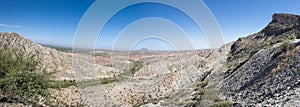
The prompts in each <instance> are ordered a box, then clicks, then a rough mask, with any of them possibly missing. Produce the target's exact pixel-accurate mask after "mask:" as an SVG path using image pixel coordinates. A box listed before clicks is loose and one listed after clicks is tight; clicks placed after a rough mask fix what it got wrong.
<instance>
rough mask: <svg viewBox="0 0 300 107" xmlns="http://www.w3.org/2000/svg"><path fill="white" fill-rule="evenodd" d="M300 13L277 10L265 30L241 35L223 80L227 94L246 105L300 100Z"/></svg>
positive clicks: (223, 92)
mask: <svg viewBox="0 0 300 107" xmlns="http://www.w3.org/2000/svg"><path fill="white" fill-rule="evenodd" d="M299 24H300V16H297V15H291V14H274V15H273V19H272V21H271V22H270V24H269V25H268V26H267V27H265V28H264V29H263V30H262V31H260V32H258V33H256V34H253V35H250V36H247V37H243V38H240V39H238V40H237V41H236V42H235V43H234V44H233V45H232V46H231V51H230V53H229V55H228V59H227V63H228V67H229V69H228V71H227V72H226V74H225V75H224V77H225V79H224V80H223V81H222V83H220V90H221V92H222V94H223V95H224V98H226V99H229V100H232V101H234V102H236V105H243V106H296V105H299V104H300V99H299V96H300V93H299V90H300V76H299V74H300V64H299V61H300V53H299V52H300V50H299V49H300V46H299V44H300V41H299V39H297V38H300V26H299Z"/></svg>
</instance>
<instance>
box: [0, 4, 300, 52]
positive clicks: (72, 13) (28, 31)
mask: <svg viewBox="0 0 300 107" xmlns="http://www.w3.org/2000/svg"><path fill="white" fill-rule="evenodd" d="M93 2H94V0H2V1H1V6H0V14H1V17H0V31H1V32H16V33H19V34H20V35H22V36H23V37H25V38H28V39H31V40H32V41H34V42H39V43H46V44H55V45H63V46H72V43H73V40H74V34H75V32H76V28H77V25H78V23H79V22H80V19H81V17H82V16H83V15H84V13H85V11H86V10H87V9H88V7H89V6H90V5H91V4H92V3H93ZM204 2H205V3H206V5H207V6H208V8H209V9H210V10H211V12H212V13H213V14H214V16H215V17H216V19H217V21H218V23H219V25H220V28H221V30H222V32H223V38H224V41H225V43H227V42H230V41H234V40H236V39H237V38H239V37H241V36H247V35H249V34H253V33H256V32H258V31H260V30H261V29H263V28H264V27H265V26H266V25H267V24H268V23H269V22H270V21H271V16H272V15H273V14H274V13H291V14H300V6H299V4H300V1H299V0H204ZM161 8H163V7H161ZM138 11H141V10H137V11H134V10H132V11H130V12H129V13H128V14H129V16H126V17H131V16H130V14H132V15H133V16H137V17H141V16H145V15H142V14H139V12H138ZM145 11H147V10H145ZM164 13H170V17H177V14H175V13H176V12H175V13H174V14H171V13H172V12H170V10H167V9H162V10H161V11H160V12H158V13H157V14H156V15H157V16H160V15H161V16H163V15H164ZM146 16H147V15H146ZM118 18H119V19H120V18H125V17H124V16H122V15H119V16H118V17H117V18H116V19H118ZM181 19H182V21H180V20H179V19H174V20H173V21H178V22H177V23H181V22H185V21H186V19H185V18H181ZM171 20H172V19H171ZM123 24H124V23H123ZM182 24H183V25H180V26H189V25H190V23H186V25H184V23H182ZM117 26H120V25H118V24H116V23H114V24H112V28H114V27H115V28H117ZM189 29H193V27H190V28H189ZM109 31H112V32H113V31H114V30H111V29H110V30H109ZM112 34H113V33H112ZM115 36H116V35H114V36H112V35H108V36H105V37H102V38H100V39H101V40H99V41H100V42H101V43H98V44H99V47H101V48H110V47H111V44H112V42H113V38H114V37H115ZM191 39H193V40H194V42H195V45H197V46H196V47H197V48H206V47H207V43H205V38H204V37H194V36H192V37H191ZM199 41H200V42H199ZM161 45H163V46H161ZM167 45H168V44H166V43H163V42H162V41H159V40H155V39H149V40H146V41H144V42H143V43H140V46H136V48H141V47H147V48H150V49H165V48H162V47H166V48H168V47H169V46H167Z"/></svg>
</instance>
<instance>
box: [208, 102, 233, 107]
mask: <svg viewBox="0 0 300 107" xmlns="http://www.w3.org/2000/svg"><path fill="white" fill-rule="evenodd" d="M232 105H233V104H232V102H231V101H222V102H214V103H213V104H212V105H210V106H209V107H232Z"/></svg>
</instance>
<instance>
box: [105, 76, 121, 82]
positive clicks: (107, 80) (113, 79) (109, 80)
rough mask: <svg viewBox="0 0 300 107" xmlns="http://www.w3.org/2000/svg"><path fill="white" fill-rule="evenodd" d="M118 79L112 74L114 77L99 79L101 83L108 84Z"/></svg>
mask: <svg viewBox="0 0 300 107" xmlns="http://www.w3.org/2000/svg"><path fill="white" fill-rule="evenodd" d="M118 81H119V79H118V77H116V76H114V77H110V78H103V79H101V84H108V83H112V82H118Z"/></svg>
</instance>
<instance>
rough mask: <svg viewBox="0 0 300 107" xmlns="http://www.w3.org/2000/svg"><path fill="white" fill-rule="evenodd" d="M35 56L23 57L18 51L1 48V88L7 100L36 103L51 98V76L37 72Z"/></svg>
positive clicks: (2, 94)
mask: <svg viewBox="0 0 300 107" xmlns="http://www.w3.org/2000/svg"><path fill="white" fill-rule="evenodd" d="M37 64H38V61H36V60H34V56H33V55H31V56H29V57H26V58H24V57H22V55H21V54H20V53H17V51H4V50H0V89H1V99H2V101H5V102H21V103H25V104H35V103H37V102H38V101H39V100H40V99H41V98H43V99H46V100H48V99H49V92H48V88H49V86H50V85H49V78H48V75H47V74H46V72H45V71H44V72H43V73H37V72H36V66H37Z"/></svg>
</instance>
